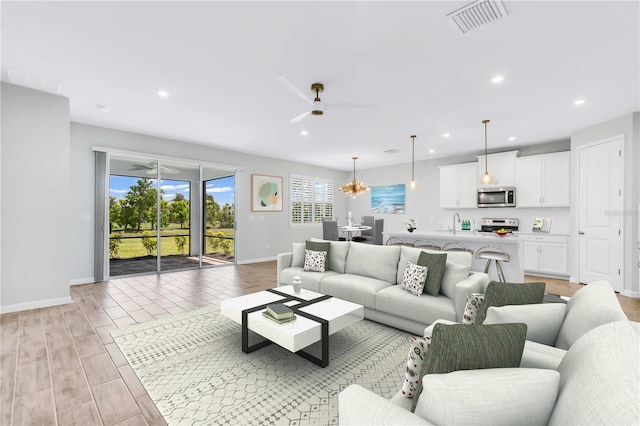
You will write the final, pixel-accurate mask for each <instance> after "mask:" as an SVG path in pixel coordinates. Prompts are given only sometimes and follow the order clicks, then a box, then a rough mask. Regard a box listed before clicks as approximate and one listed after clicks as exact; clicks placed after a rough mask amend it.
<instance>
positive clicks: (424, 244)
mask: <svg viewBox="0 0 640 426" xmlns="http://www.w3.org/2000/svg"><path fill="white" fill-rule="evenodd" d="M413 246H414V247H417V248H425V249H429V250H437V251H440V250H441V247H440V246H437V245H435V244H433V243H432V242H431V241H429V240H415V241H414V242H413Z"/></svg>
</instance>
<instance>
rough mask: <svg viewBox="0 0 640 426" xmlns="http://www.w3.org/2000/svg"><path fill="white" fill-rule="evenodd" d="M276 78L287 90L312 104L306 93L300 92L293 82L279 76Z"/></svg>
mask: <svg viewBox="0 0 640 426" xmlns="http://www.w3.org/2000/svg"><path fill="white" fill-rule="evenodd" d="M278 80H279V81H280V82H281V83H282V84H283V85H284V86H285V87H286V88H287V89H289V91H290V92H291V93H293V94H294V95H296V96H299V97H301V98H302V99H304V100H305V101H307V103H308V104H310V105H313V101H312V100H311V99H309V98H308V97H307V95H305V94H304V93H302V91H301V90H300V89H298V88H297V87H296V86H294V85H293V83H291V82H290V81H289V80H287V79H286V78H284V77H282V76H280V77H278Z"/></svg>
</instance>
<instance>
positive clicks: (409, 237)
mask: <svg viewBox="0 0 640 426" xmlns="http://www.w3.org/2000/svg"><path fill="white" fill-rule="evenodd" d="M382 235H383V240H384V241H385V243H386V241H387V240H388V239H389V238H391V237H396V238H400V239H401V240H403V241H405V242H407V243H413V242H414V241H416V240H428V241H431V242H433V243H434V244H435V245H437V246H440V247H442V246H444V245H445V244H446V243H448V242H459V243H462V244H463V245H464V246H465V247H466V248H468V249H471V250H473V252H474V253H475V252H476V251H477V250H478V249H479V248H481V247H484V246H495V247H498V248H500V249H502V250H503V251H504V252H506V253H507V254H508V255H509V256H511V261H510V262H503V263H502V267H503V269H504V272H505V275H506V279H507V281H509V282H523V281H524V244H523V240H522V239H521V238H518V237H517V236H515V235H511V234H509V235H506V236H504V237H501V236H499V235H496V234H493V233H491V232H474V231H457V232H456V233H455V235H454V234H453V233H452V232H451V231H422V232H418V231H414V232H411V233H410V232H407V231H403V232H383V233H382ZM486 264H487V261H486V260H482V259H476V258H475V256H474V258H473V263H472V265H471V270H472V271H477V272H483V271H484V268H485V266H486ZM427 274H428V272H427ZM489 279H491V280H495V281H498V274H497V273H496V267H495V264H493V265H492V266H491V269H490V271H489Z"/></svg>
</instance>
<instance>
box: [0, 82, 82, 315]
mask: <svg viewBox="0 0 640 426" xmlns="http://www.w3.org/2000/svg"><path fill="white" fill-rule="evenodd" d="M1 161H2V172H1V173H2V179H1V181H2V214H1V218H2V219H1V220H2V224H1V227H2V251H1V253H2V255H1V262H2V272H1V285H0V287H1V288H2V290H1V300H0V309H2V312H10V311H16V310H22V309H30V308H36V307H40V306H48V305H55V304H62V303H68V302H70V301H71V299H70V297H69V277H70V274H69V268H70V262H71V259H73V257H72V256H71V253H70V251H69V235H70V221H69V201H70V188H71V186H70V184H69V100H68V99H67V98H64V97H61V96H55V95H51V94H47V93H43V92H38V91H35V90H30V89H25V88H22V87H18V86H14V85H11V84H6V83H2V160H1ZM91 267H92V268H93V264H91Z"/></svg>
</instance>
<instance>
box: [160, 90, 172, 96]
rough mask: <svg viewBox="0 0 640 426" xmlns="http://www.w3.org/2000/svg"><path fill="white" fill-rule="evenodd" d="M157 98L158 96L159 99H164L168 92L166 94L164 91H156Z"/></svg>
mask: <svg viewBox="0 0 640 426" xmlns="http://www.w3.org/2000/svg"><path fill="white" fill-rule="evenodd" d="M158 96H160V97H161V98H166V97H167V96H169V92H167V91H166V90H158Z"/></svg>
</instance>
